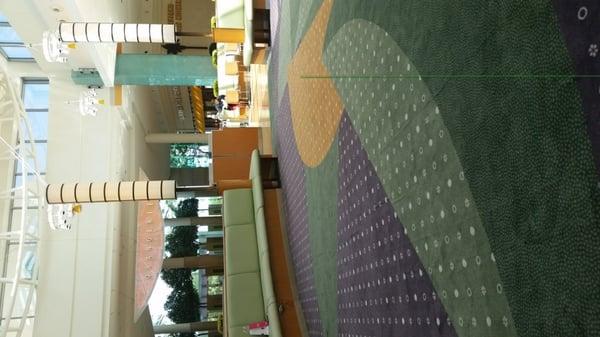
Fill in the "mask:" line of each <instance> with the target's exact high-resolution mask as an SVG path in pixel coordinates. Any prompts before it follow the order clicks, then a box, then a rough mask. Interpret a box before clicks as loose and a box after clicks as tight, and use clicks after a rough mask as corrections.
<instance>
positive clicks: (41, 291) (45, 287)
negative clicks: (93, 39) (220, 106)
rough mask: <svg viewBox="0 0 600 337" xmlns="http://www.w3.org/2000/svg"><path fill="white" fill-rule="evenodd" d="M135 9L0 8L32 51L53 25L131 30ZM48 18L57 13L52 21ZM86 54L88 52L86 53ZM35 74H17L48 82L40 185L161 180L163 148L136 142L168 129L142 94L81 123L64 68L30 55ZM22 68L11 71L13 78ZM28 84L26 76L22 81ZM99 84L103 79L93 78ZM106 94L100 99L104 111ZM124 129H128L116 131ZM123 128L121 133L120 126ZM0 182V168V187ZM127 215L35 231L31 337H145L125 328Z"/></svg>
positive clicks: (130, 243) (107, 210) (88, 209)
mask: <svg viewBox="0 0 600 337" xmlns="http://www.w3.org/2000/svg"><path fill="white" fill-rule="evenodd" d="M142 3H145V1H142V0H128V1H124V2H123V3H121V2H119V1H97V0H58V1H57V0H9V1H2V2H0V11H2V12H3V13H4V14H6V15H7V16H8V17H9V20H10V21H11V24H12V25H13V26H14V27H15V29H16V30H17V32H18V33H19V34H20V35H21V37H22V38H23V39H24V40H25V41H26V42H29V43H39V42H40V40H41V33H42V32H43V31H44V30H46V29H49V28H52V29H53V27H55V25H56V23H57V21H56V20H57V19H58V18H65V19H70V20H78V21H79V20H82V19H83V18H82V17H81V16H80V15H81V14H80V13H82V12H83V13H85V15H86V17H85V19H87V20H106V19H107V18H109V19H110V18H112V19H114V20H134V19H136V18H137V16H139V15H141V14H139V13H138V12H139V11H140V8H144V7H143V6H142ZM54 9H57V11H54ZM110 48H111V47H110V46H108V47H107V49H106V48H105V49H102V48H100V49H95V50H93V52H96V54H93V53H92V54H91V56H90V54H87V56H86V53H87V52H86V49H85V48H82V49H81V50H79V51H77V52H76V53H78V54H79V56H77V57H74V59H76V62H75V63H74V64H72V65H71V66H73V67H75V66H79V65H81V66H90V65H91V66H94V65H96V66H99V67H100V68H103V69H104V72H107V71H108V72H110V69H109V68H110V65H108V66H107V65H106V64H105V63H104V62H105V61H106V60H109V59H110V57H112V54H111V52H110ZM88 51H89V50H88ZM33 54H34V56H36V59H37V60H38V61H39V63H40V67H41V69H42V70H43V72H41V73H40V72H39V71H37V70H36V71H34V70H32V69H29V70H27V69H21V70H20V71H19V72H20V73H21V74H25V73H29V74H30V75H33V74H34V73H36V74H37V75H36V76H32V77H41V76H40V75H42V76H43V75H45V76H47V77H49V79H50V111H49V132H48V164H47V176H46V179H47V181H48V182H49V183H61V182H72V181H80V182H87V181H107V180H112V181H116V180H131V179H135V178H137V174H138V170H139V169H140V168H142V169H144V170H145V171H146V172H147V173H148V176H149V177H150V178H151V179H166V178H168V175H169V168H168V147H167V146H164V145H162V146H161V145H152V146H149V145H147V144H146V143H145V141H144V136H145V135H146V133H149V132H160V131H164V130H166V129H168V128H169V125H168V124H169V121H168V119H166V118H165V117H164V116H163V115H162V114H161V111H160V109H158V108H157V104H155V101H154V100H153V95H154V94H155V93H154V92H153V91H152V90H151V89H149V88H141V87H128V88H125V90H124V95H125V97H124V100H125V102H124V104H123V106H122V107H120V108H117V107H110V106H109V107H106V108H104V109H101V111H99V113H98V115H97V116H96V117H82V116H80V115H79V113H78V112H77V111H75V109H74V108H75V106H73V105H67V104H66V103H65V102H66V101H68V100H73V99H77V98H78V96H79V93H80V92H81V91H82V90H83V88H82V87H78V86H75V85H73V84H72V82H71V80H70V70H71V66H69V65H61V64H48V63H45V62H44V61H43V60H42V59H41V54H40V53H39V50H38V51H35V50H34V51H33ZM19 67H24V65H22V64H19V65H16V64H11V68H14V69H17V68H19ZM27 76H29V75H27ZM104 76H107V75H106V74H103V77H104ZM110 95H111V93H110V90H109V89H103V90H101V91H100V96H101V97H102V98H106V99H107V101H109V97H110ZM124 121H128V122H124ZM125 124H127V125H128V127H124V126H123V125H125ZM4 176H8V172H6V171H4V172H3V171H2V168H0V184H1V183H2V180H3V179H4V180H6V178H3V177H4ZM135 220H136V207H135V204H133V203H124V204H122V205H121V204H110V205H109V204H95V205H84V207H83V212H82V214H81V215H79V216H78V217H77V220H76V221H75V223H74V226H73V229H72V230H71V231H64V232H63V231H51V230H49V227H48V226H47V224H46V223H45V222H44V223H41V224H40V229H41V235H40V236H41V242H40V256H39V259H38V262H39V265H40V275H39V287H38V296H37V308H36V319H35V325H34V336H36V337H46V336H48V337H55V336H61V337H80V336H86V337H87V336H90V337H95V336H98V337H100V336H115V337H116V336H149V335H151V322H150V320H149V317H146V316H144V317H143V318H142V319H140V320H139V321H138V322H137V323H134V322H133V296H134V295H133V294H134V289H133V282H134V278H133V270H134V263H135V228H136V226H135V225H136V221H135Z"/></svg>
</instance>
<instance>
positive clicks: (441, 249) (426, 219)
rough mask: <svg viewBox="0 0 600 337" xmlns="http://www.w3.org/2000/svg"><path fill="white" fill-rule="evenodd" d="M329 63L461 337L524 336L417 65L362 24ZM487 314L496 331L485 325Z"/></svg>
mask: <svg viewBox="0 0 600 337" xmlns="http://www.w3.org/2000/svg"><path fill="white" fill-rule="evenodd" d="M342 60H344V61H342ZM325 63H326V65H327V66H328V69H329V72H330V73H331V74H332V75H333V76H334V78H335V82H336V86H337V89H338V93H339V94H340V96H341V97H342V100H343V103H344V106H345V108H346V110H347V111H348V114H349V116H350V119H351V120H352V123H353V125H354V127H355V129H356V130H357V133H358V135H359V138H360V140H361V142H362V144H363V146H364V148H365V149H366V151H367V153H368V158H369V160H370V161H371V163H372V164H373V166H374V172H375V174H376V175H377V176H378V177H379V179H380V180H381V181H382V183H383V186H384V189H385V193H386V195H387V197H388V198H389V202H390V203H391V204H392V205H393V207H394V209H395V211H396V213H397V215H398V218H399V220H400V222H401V223H403V224H404V228H403V231H404V233H405V234H406V235H408V237H409V238H410V241H411V242H412V244H413V246H414V247H415V252H416V254H418V256H419V258H420V260H421V261H422V262H423V265H424V266H425V268H426V271H427V273H428V274H429V275H430V276H431V278H432V280H433V284H434V286H435V288H436V290H437V292H438V293H439V294H440V295H441V296H440V297H441V300H442V302H443V304H444V307H445V308H446V310H447V311H448V313H449V315H450V317H451V320H452V321H453V323H454V325H455V328H456V329H457V332H458V333H459V335H462V334H475V335H478V336H497V335H503V336H511V335H512V336H516V331H515V329H514V325H513V324H512V316H511V313H510V309H509V307H508V303H507V300H506V297H505V295H504V294H503V293H502V291H501V289H502V285H501V283H500V278H499V274H498V270H497V267H496V264H495V261H494V260H493V259H492V252H491V249H490V246H489V242H488V239H487V237H486V234H485V231H484V229H483V226H482V224H481V219H480V217H479V214H478V211H477V208H476V205H475V204H474V202H473V198H472V196H471V192H470V189H469V186H468V183H467V181H466V179H465V173H464V172H463V170H462V166H461V164H460V162H459V159H458V157H457V155H456V152H455V150H454V147H453V144H452V141H451V138H450V136H449V133H448V131H447V130H446V128H445V126H444V123H443V119H442V116H441V114H440V109H439V107H438V106H437V105H436V103H435V101H434V99H433V98H432V97H431V93H430V92H429V90H428V88H427V86H426V85H425V83H424V82H423V80H422V78H421V77H420V75H419V73H418V72H417V69H416V67H415V66H414V65H413V64H412V63H411V61H410V60H409V59H408V58H407V57H406V55H405V54H404V53H403V52H402V50H401V49H400V48H399V47H398V45H397V44H396V43H395V41H393V39H391V38H390V37H389V36H388V34H387V33H386V32H385V31H383V30H381V29H380V28H379V27H378V26H377V25H375V24H373V23H370V22H367V21H364V20H353V21H350V22H348V23H346V24H345V25H344V26H343V27H342V28H341V29H340V31H338V32H337V33H336V35H335V36H334V37H333V39H332V40H331V41H330V43H329V45H328V47H327V50H326V53H325ZM390 75H397V76H396V77H394V78H391V77H386V76H390ZM430 144H431V145H430ZM463 260H464V261H465V262H466V267H465V266H464V265H465V264H463V263H462V261H463ZM488 317H489V318H490V319H489V321H490V322H491V326H488V325H487V324H481V323H482V322H487V321H488V319H487V318H488ZM478 323H479V324H478ZM484 328H485V329H484Z"/></svg>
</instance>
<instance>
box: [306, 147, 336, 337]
mask: <svg viewBox="0 0 600 337" xmlns="http://www.w3.org/2000/svg"><path fill="white" fill-rule="evenodd" d="M337 143H338V141H337V137H336V138H335V139H334V141H333V145H332V146H331V149H330V150H329V153H328V154H327V156H326V157H325V159H324V160H323V162H321V164H320V165H319V166H317V167H315V168H306V169H305V172H306V188H307V199H308V226H309V237H310V247H311V252H312V260H313V272H314V277H315V286H316V288H317V289H316V290H317V297H318V298H317V301H318V303H319V312H320V315H321V322H322V324H323V329H324V331H323V336H337V304H336V293H337V277H338V274H337V266H336V261H337V260H336V249H337V218H338V215H337V191H338V176H337V172H338V158H339V157H338V147H337Z"/></svg>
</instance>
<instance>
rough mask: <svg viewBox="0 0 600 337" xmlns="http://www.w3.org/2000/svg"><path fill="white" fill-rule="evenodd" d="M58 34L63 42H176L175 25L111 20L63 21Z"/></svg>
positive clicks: (59, 25)
mask: <svg viewBox="0 0 600 337" xmlns="http://www.w3.org/2000/svg"><path fill="white" fill-rule="evenodd" d="M58 36H59V38H60V39H61V40H62V41H63V42H136V43H137V42H149V43H175V42H176V36H175V25H163V24H148V23H111V22H104V23H98V22H61V23H59V24H58Z"/></svg>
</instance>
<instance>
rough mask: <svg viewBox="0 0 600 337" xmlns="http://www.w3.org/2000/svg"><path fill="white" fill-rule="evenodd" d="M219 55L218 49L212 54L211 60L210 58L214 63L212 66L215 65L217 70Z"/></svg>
mask: <svg viewBox="0 0 600 337" xmlns="http://www.w3.org/2000/svg"><path fill="white" fill-rule="evenodd" d="M217 54H218V53H217V50H216V49H215V50H213V52H212V55H211V58H210V61H211V62H212V65H213V66H214V67H215V68H216V67H217V57H218V55H217Z"/></svg>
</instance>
